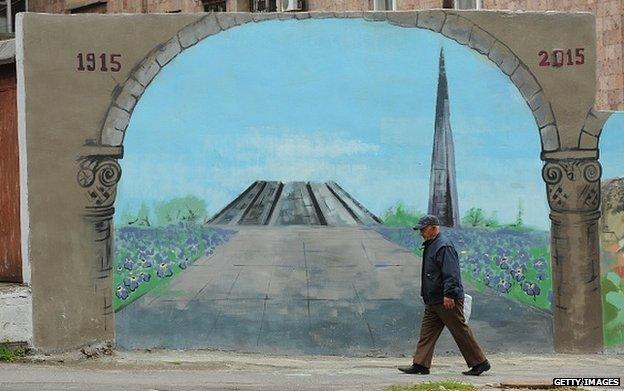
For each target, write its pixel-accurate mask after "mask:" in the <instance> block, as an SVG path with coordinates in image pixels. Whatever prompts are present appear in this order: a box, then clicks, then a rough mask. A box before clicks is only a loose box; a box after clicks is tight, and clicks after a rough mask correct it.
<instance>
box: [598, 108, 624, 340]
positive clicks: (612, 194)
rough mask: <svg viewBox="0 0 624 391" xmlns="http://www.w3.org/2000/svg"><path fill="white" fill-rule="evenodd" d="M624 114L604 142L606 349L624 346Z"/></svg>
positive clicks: (606, 130) (611, 120)
mask: <svg viewBox="0 0 624 391" xmlns="http://www.w3.org/2000/svg"><path fill="white" fill-rule="evenodd" d="M622 130H624V113H614V114H613V115H612V116H611V118H609V120H608V122H607V124H606V125H605V127H604V129H603V133H602V137H601V141H600V153H601V160H602V165H603V167H604V174H603V181H602V207H601V212H602V217H601V221H600V223H601V235H600V245H601V264H600V269H601V284H600V285H601V290H602V305H603V308H602V316H603V322H604V339H605V346H607V347H613V346H622V345H624V161H623V160H622V148H624V144H623V142H622V137H621V132H622Z"/></svg>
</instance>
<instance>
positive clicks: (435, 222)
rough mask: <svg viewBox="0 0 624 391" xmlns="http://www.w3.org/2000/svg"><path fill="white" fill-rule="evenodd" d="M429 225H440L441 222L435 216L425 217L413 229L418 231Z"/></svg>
mask: <svg viewBox="0 0 624 391" xmlns="http://www.w3.org/2000/svg"><path fill="white" fill-rule="evenodd" d="M428 225H440V220H439V219H438V217H437V216H434V215H424V216H423V217H421V218H420V220H418V224H416V225H415V226H413V227H412V229H413V230H416V231H418V230H421V229H422V228H423V227H426V226H428Z"/></svg>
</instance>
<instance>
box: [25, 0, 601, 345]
mask: <svg viewBox="0 0 624 391" xmlns="http://www.w3.org/2000/svg"><path fill="white" fill-rule="evenodd" d="M327 17H336V18H341V19H344V18H346V19H351V18H354V19H358V18H364V19H365V20H367V21H369V22H370V23H375V22H378V23H390V24H391V25H395V26H402V27H419V28H422V29H426V30H430V31H434V32H439V33H441V35H444V36H446V37H448V38H450V39H452V40H454V41H456V42H458V43H459V44H461V45H465V46H466V47H468V48H472V49H474V50H476V51H477V52H479V53H482V54H483V55H485V56H487V58H489V60H490V61H492V62H493V63H494V64H496V67H497V68H498V69H500V72H502V75H504V77H508V78H509V79H508V80H509V82H510V83H511V84H513V85H514V86H515V88H517V89H518V91H519V94H520V95H519V96H521V98H519V99H521V100H522V101H524V102H525V103H526V104H527V106H528V108H529V110H530V111H531V114H530V115H532V116H533V118H534V120H535V129H534V130H533V131H534V132H535V133H534V134H538V135H539V138H540V139H541V158H542V160H544V162H545V165H544V170H543V178H544V180H545V181H546V184H547V199H548V202H549V205H550V208H551V212H552V213H551V218H552V224H553V225H552V233H553V242H552V246H553V254H556V255H555V256H554V258H553V281H554V284H555V285H554V289H553V291H554V292H555V295H554V297H553V302H554V304H555V307H554V339H555V348H556V349H558V350H559V351H585V352H587V351H600V350H601V349H602V323H601V319H600V317H596V315H595V314H596V308H599V307H600V295H599V290H598V289H597V286H598V285H597V280H595V279H593V278H592V277H593V276H592V273H594V271H595V270H598V266H597V262H598V260H599V256H598V231H597V228H596V225H597V221H598V214H597V210H598V207H599V202H598V201H596V197H595V196H596V194H599V191H600V190H599V186H598V185H597V184H596V183H597V181H598V180H599V178H600V172H601V171H600V166H599V163H598V162H597V156H598V151H597V143H598V136H599V134H600V131H601V129H602V124H603V122H604V120H605V119H606V115H604V114H602V113H600V112H597V111H595V110H594V108H593V103H594V91H595V86H596V82H595V70H596V68H595V58H596V57H595V50H596V49H595V31H594V24H593V18H592V17H591V15H587V14H556V13H549V14H531V13H525V14H503V13H464V14H458V13H454V12H449V13H445V12H443V11H437V12H431V11H428V12H421V13H410V12H407V13H399V12H396V13H388V14H386V13H366V14H357V13H356V14H336V15H326V14H314V13H312V14H309V13H301V14H296V15H293V14H284V15H277V14H273V15H249V14H219V15H214V14H213V15H208V16H204V15H200V14H186V15H169V16H166V15H120V16H99V15H84V16H79V17H76V16H74V17H65V16H59V15H56V16H55V15H38V14H25V15H22V16H21V17H20V18H19V24H18V27H19V34H18V40H19V42H18V46H19V47H20V49H19V50H18V69H19V72H18V73H19V79H18V87H19V88H20V90H21V91H22V92H23V95H22V98H21V99H22V101H21V102H20V105H19V109H20V115H21V116H22V121H20V127H21V128H20V131H21V132H22V134H25V135H26V137H25V139H23V140H21V142H22V146H23V147H25V149H26V155H25V156H26V159H27V164H26V166H27V167H26V169H27V189H24V191H25V192H26V191H27V194H28V195H30V196H28V197H27V202H25V203H24V205H23V206H22V207H23V208H24V213H25V214H26V215H27V216H28V219H27V221H28V225H26V230H27V232H28V234H27V235H25V236H24V240H26V241H27V247H28V248H29V253H28V254H25V256H26V257H27V258H28V260H29V261H30V263H31V270H32V287H33V322H34V330H33V332H34V336H33V337H34V345H35V347H37V348H40V349H42V350H59V349H67V348H72V347H76V346H80V345H83V344H87V343H91V342H95V341H110V340H112V339H114V315H113V309H112V295H113V292H112V290H111V288H112V266H113V259H112V257H113V254H112V249H113V247H112V236H111V234H112V225H111V221H112V216H113V213H114V209H113V208H114V200H115V193H116V184H117V182H118V181H119V179H120V175H121V170H120V167H119V163H118V162H117V160H118V159H120V158H121V157H122V156H123V136H124V132H125V130H126V128H127V126H128V124H129V121H130V116H131V115H132V112H133V110H134V108H135V105H136V104H137V101H138V100H139V99H140V98H141V96H142V95H143V93H144V92H145V91H146V90H149V86H150V83H151V82H152V81H153V80H154V78H157V77H158V74H159V73H160V72H161V70H164V69H165V68H166V67H167V64H169V62H171V61H176V60H174V58H176V56H178V55H180V56H183V55H184V53H183V52H184V51H185V50H186V49H187V48H190V47H193V45H195V44H196V43H197V42H198V41H201V40H203V39H210V38H209V36H210V35H214V34H217V33H219V32H221V31H223V30H229V29H234V30H232V31H236V30H237V29H244V28H246V25H247V26H253V21H254V20H255V21H258V22H261V21H266V20H269V21H268V22H266V23H273V24H276V25H279V23H280V22H279V21H278V20H273V21H270V20H271V19H292V20H296V19H312V20H311V21H308V22H307V23H308V25H311V24H310V23H311V22H313V21H314V19H316V18H327ZM249 23H251V24H249ZM302 23H304V22H302ZM285 26H286V25H285ZM519 36H522V37H525V39H522V40H519V39H518V37H519ZM577 46H581V47H583V48H584V50H585V56H586V61H585V62H584V63H583V64H578V66H569V67H560V68H558V67H540V66H539V63H538V61H537V58H536V54H537V53H538V52H539V51H540V50H542V49H548V50H551V49H553V48H575V47H577ZM79 53H83V54H84V55H87V54H88V53H94V54H96V55H97V56H94V59H95V58H98V59H99V58H100V57H99V56H100V54H104V58H108V59H109V60H111V58H110V55H113V54H116V55H118V56H116V57H115V58H116V59H117V60H118V61H119V62H120V64H121V67H120V69H117V70H116V71H113V70H112V69H114V68H106V70H101V65H99V64H98V66H97V67H92V68H91V70H89V67H86V68H84V69H82V68H80V65H79V63H78V61H79V58H78V57H77V54H79ZM181 53H182V54H181ZM107 56H108V57H107ZM180 58H182V57H180ZM111 62H112V61H111ZM83 65H84V64H83ZM109 66H110V64H109ZM570 91H574V93H573V94H572V93H570ZM538 149H539V148H538ZM539 152H540V151H539V150H536V151H535V154H536V155H537V154H539ZM562 194H564V195H565V196H564V197H562V196H561V195H562ZM34 195H37V196H34ZM25 224H26V223H25ZM588 232H590V234H589V235H588V234H587V233H588ZM563 260H565V261H563ZM77 292H79V293H78V294H77Z"/></svg>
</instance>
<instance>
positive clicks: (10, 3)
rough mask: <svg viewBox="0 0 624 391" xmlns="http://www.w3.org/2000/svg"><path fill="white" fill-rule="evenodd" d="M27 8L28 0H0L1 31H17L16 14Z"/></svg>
mask: <svg viewBox="0 0 624 391" xmlns="http://www.w3.org/2000/svg"><path fill="white" fill-rule="evenodd" d="M27 8H28V3H27V2H26V0H0V33H9V34H10V33H13V32H15V15H16V14H17V13H18V12H25V11H26V10H27Z"/></svg>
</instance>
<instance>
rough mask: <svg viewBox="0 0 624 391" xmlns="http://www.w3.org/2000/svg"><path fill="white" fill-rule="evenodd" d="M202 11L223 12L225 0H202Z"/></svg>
mask: <svg viewBox="0 0 624 391" xmlns="http://www.w3.org/2000/svg"><path fill="white" fill-rule="evenodd" d="M202 3H203V4H204V12H225V11H226V9H225V4H226V3H227V1H223V0H218V1H215V0H203V1H202Z"/></svg>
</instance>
